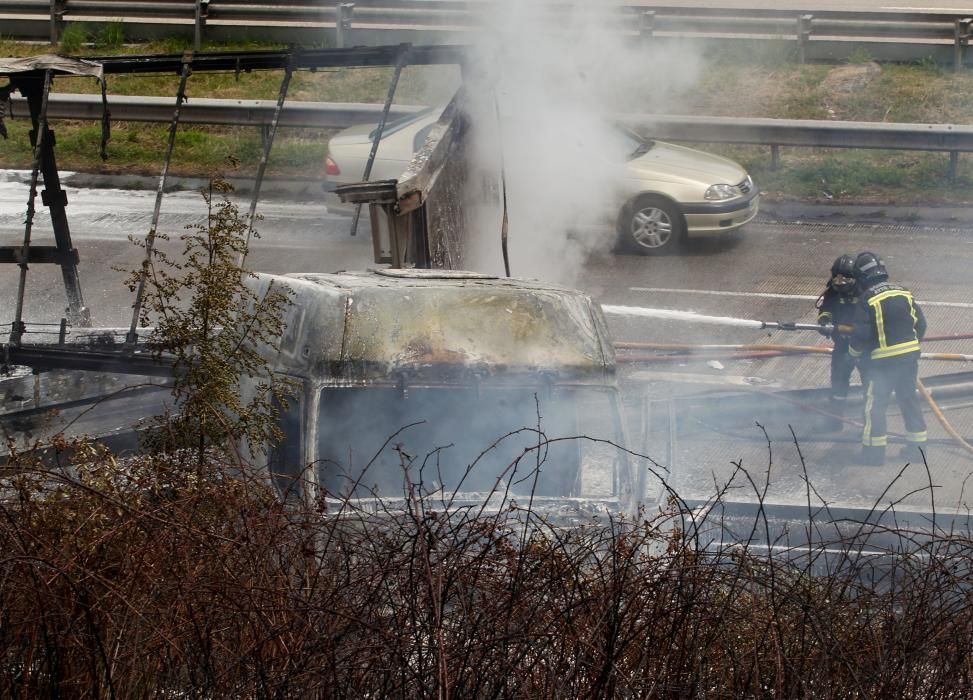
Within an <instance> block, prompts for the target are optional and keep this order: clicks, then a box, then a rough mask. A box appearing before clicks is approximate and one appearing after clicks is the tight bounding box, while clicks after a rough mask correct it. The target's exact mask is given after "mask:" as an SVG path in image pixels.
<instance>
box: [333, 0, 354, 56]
mask: <svg viewBox="0 0 973 700" xmlns="http://www.w3.org/2000/svg"><path fill="white" fill-rule="evenodd" d="M354 14H355V3H353V2H343V3H339V5H338V19H337V21H336V22H335V25H334V28H335V44H336V45H337V47H338V48H339V49H343V48H346V47H347V46H348V45H349V44H350V43H351V20H352V15H354Z"/></svg>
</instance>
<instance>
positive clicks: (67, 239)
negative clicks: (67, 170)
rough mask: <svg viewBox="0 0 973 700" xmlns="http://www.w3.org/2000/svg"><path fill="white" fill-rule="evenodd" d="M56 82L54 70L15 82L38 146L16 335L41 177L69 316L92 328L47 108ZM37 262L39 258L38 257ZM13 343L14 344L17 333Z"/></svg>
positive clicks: (20, 322) (21, 261) (22, 259)
mask: <svg viewBox="0 0 973 700" xmlns="http://www.w3.org/2000/svg"><path fill="white" fill-rule="evenodd" d="M52 81H53V71H51V70H48V71H45V72H44V78H43V80H41V79H40V78H39V77H36V78H34V77H28V78H18V79H17V80H16V81H15V84H16V85H17V89H18V90H19V91H20V93H21V94H22V95H23V96H24V97H25V98H26V99H27V106H28V109H29V110H30V118H31V125H32V126H33V130H32V131H31V134H30V140H31V144H32V145H33V146H34V167H33V170H32V173H31V184H30V194H29V196H28V202H27V221H26V226H25V231H24V245H23V247H22V248H21V252H20V256H19V257H20V259H19V261H18V264H19V265H20V268H21V270H20V277H21V279H20V285H19V289H18V294H17V319H16V321H15V324H16V327H15V329H14V334H16V335H17V337H18V339H19V335H20V334H22V333H23V330H24V328H23V317H22V314H23V303H24V299H23V297H24V294H25V287H26V280H27V267H28V263H29V262H30V259H31V257H32V256H31V254H30V238H31V229H32V227H33V220H34V216H35V214H36V209H35V202H36V197H37V181H38V176H39V175H42V176H43V178H44V190H43V191H42V192H41V201H42V202H43V203H44V205H45V206H46V207H47V208H48V210H49V211H50V215H51V225H52V227H53V229H54V240H55V243H56V244H57V246H56V252H55V254H54V256H53V258H54V259H53V260H52V262H55V263H57V264H58V265H59V266H60V268H61V277H62V278H63V280H64V291H65V294H66V295H67V297H68V317H69V318H70V320H71V323H72V324H75V325H78V326H88V325H90V316H89V313H88V309H87V308H86V307H85V305H84V295H83V294H82V293H81V282H80V280H79V278H78V253H77V251H76V250H75V249H74V245H73V244H72V242H71V229H70V227H69V226H68V217H67V212H66V211H65V207H66V206H67V203H68V198H67V194H66V193H65V192H64V190H63V189H61V178H60V175H59V174H58V171H57V161H56V160H55V158H54V144H55V138H54V131H53V130H51V129H50V128H49V127H48V122H47V107H48V95H49V94H50V90H51V82H52ZM35 260H36V258H35ZM11 341H12V342H13V341H14V337H13V334H12V336H11Z"/></svg>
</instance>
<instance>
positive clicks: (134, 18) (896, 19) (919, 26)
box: [0, 0, 973, 68]
mask: <svg viewBox="0 0 973 700" xmlns="http://www.w3.org/2000/svg"><path fill="white" fill-rule="evenodd" d="M809 4H811V3H809ZM492 6H493V3H490V2H489V0H355V2H340V0H339V1H337V2H336V1H335V0H284V1H283V2H270V0H263V1H259V0H168V1H163V2H150V1H147V0H138V1H136V2H126V1H124V0H0V18H3V19H4V20H5V21H4V22H3V24H4V34H5V35H7V36H14V37H16V38H30V39H39V38H48V39H49V40H50V41H51V42H52V43H57V41H58V38H59V36H60V32H61V31H63V28H64V26H65V24H67V23H69V22H107V21H111V20H121V21H122V22H124V23H126V24H128V25H129V26H130V27H131V26H133V25H138V24H139V23H143V24H144V23H148V24H150V25H154V28H155V30H156V33H158V32H157V30H158V29H159V28H160V25H162V26H164V27H165V28H166V29H167V30H169V31H171V30H173V29H177V28H178V27H180V26H181V27H183V28H185V29H188V28H192V30H193V33H194V40H195V45H196V48H197V50H198V49H199V45H200V42H201V40H202V39H203V38H204V37H205V36H207V34H208V33H209V32H210V31H211V30H215V29H220V28H222V29H223V30H225V29H227V28H234V27H236V28H260V29H262V30H264V31H267V30H269V29H271V28H276V29H283V30H284V31H285V33H286V31H288V30H289V31H291V33H292V34H297V33H300V32H302V31H303V32H305V33H306V32H307V31H308V30H310V31H312V32H317V38H318V40H320V39H321V38H323V36H322V35H321V33H320V32H321V31H322V30H328V31H333V32H334V35H333V36H334V38H335V41H336V45H337V46H339V47H342V46H346V45H351V44H352V43H359V44H362V43H374V42H370V41H362V40H361V39H362V37H363V36H364V34H362V32H364V33H368V32H369V31H372V32H374V31H379V30H381V31H395V32H397V33H398V35H399V38H398V39H397V40H404V38H405V37H404V36H403V33H404V32H405V33H409V34H413V35H417V36H412V37H410V39H411V40H412V43H424V42H423V41H422V39H421V36H418V35H421V34H423V33H427V34H428V33H436V32H439V33H440V36H439V38H441V32H443V31H444V30H448V31H457V32H462V31H470V30H476V28H477V26H478V18H479V17H480V15H481V13H482V12H483V11H484V9H485V8H490V7H492ZM538 7H540V8H542V10H541V11H542V12H543V13H544V16H543V19H544V22H545V24H547V25H548V26H551V27H554V28H556V27H557V26H558V25H559V24H562V23H564V22H565V21H577V18H578V16H579V14H581V13H588V14H590V15H591V16H592V17H597V18H598V19H599V20H601V21H604V22H607V23H608V24H610V25H612V26H615V27H617V29H618V31H619V32H620V33H621V34H623V35H629V36H636V37H639V38H641V39H642V40H644V41H650V40H653V39H656V38H665V37H671V36H678V37H681V38H693V37H697V38H711V39H712V38H724V39H725V38H738V39H740V38H747V39H774V40H787V41H794V42H795V43H796V45H797V49H798V57H799V59H800V60H801V61H803V60H804V59H805V58H806V57H807V54H808V51H809V49H810V48H811V47H812V46H813V45H814V44H816V43H817V44H821V43H828V42H831V43H833V42H841V43H846V44H847V43H849V42H854V43H866V44H874V43H882V42H886V43H887V42H890V41H891V42H903V43H905V44H908V43H913V44H919V45H921V46H923V47H929V46H937V47H942V46H943V45H946V46H947V47H948V45H950V44H951V45H952V49H953V51H952V60H953V63H954V65H955V66H956V67H957V68H960V67H961V66H963V64H964V62H966V61H967V60H968V56H967V54H968V50H967V49H968V46H969V42H970V38H971V28H973V13H971V12H970V11H969V10H959V11H954V12H945V11H930V12H922V11H901V12H893V11H846V10H812V9H808V10H781V9H769V10H768V9H733V8H702V7H695V8H693V7H672V6H666V5H625V6H619V7H615V8H609V7H598V6H595V7H592V8H584V9H582V8H570V7H567V6H565V5H563V4H556V3H549V4H547V5H543V4H538ZM14 20H18V21H17V22H16V23H15V22H14ZM352 34H354V37H353V36H352ZM353 39H354V41H353ZM379 43H389V42H388V41H384V42H379Z"/></svg>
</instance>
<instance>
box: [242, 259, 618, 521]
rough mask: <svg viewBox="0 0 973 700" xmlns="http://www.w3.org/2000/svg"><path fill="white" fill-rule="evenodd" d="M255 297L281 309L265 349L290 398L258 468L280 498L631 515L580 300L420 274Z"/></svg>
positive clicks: (332, 505) (545, 289) (588, 309)
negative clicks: (274, 298)
mask: <svg viewBox="0 0 973 700" xmlns="http://www.w3.org/2000/svg"><path fill="white" fill-rule="evenodd" d="M252 284H254V285H255V287H256V291H258V293H266V291H267V290H268V289H269V288H270V286H271V285H274V287H275V288H276V289H278V290H280V289H285V290H287V291H288V292H289V293H290V294H291V298H292V300H293V302H294V303H293V304H292V305H291V306H290V309H289V311H288V317H287V319H286V320H287V331H286V333H285V335H284V337H283V338H282V339H281V342H280V346H279V347H278V348H266V349H265V351H266V352H267V353H268V357H267V358H266V359H267V361H268V363H269V365H270V368H271V369H272V370H273V371H274V372H275V373H276V374H277V375H279V376H283V377H287V378H288V379H290V380H291V382H292V385H293V386H294V388H295V395H294V397H293V399H292V400H290V401H289V402H288V403H287V406H286V408H285V409H284V410H283V411H282V417H281V430H282V432H283V434H284V439H283V440H281V441H280V442H279V443H278V445H277V447H276V448H274V449H273V450H272V451H270V452H269V453H268V454H267V455H266V456H265V457H263V459H264V460H265V461H266V464H265V465H261V466H266V468H268V469H269V471H270V472H271V473H272V474H273V476H274V480H275V483H276V485H277V487H278V488H279V490H280V491H281V493H282V494H283V495H284V496H285V497H299V496H303V497H314V498H316V499H317V500H318V502H319V503H324V504H326V508H328V509H332V510H336V509H340V508H341V507H342V504H345V503H347V502H348V501H349V499H354V502H355V504H356V507H364V508H366V509H368V508H374V509H383V510H384V509H389V508H392V509H395V508H397V506H396V505H395V503H396V502H398V503H401V502H402V501H403V499H405V498H415V497H421V498H424V499H433V500H434V501H436V502H437V503H441V504H449V505H450V506H453V507H462V506H465V505H469V504H479V505H480V506H481V507H490V506H491V505H497V506H498V507H499V504H501V503H505V504H507V505H509V504H510V503H511V501H515V502H517V503H520V504H523V505H527V504H530V508H531V510H532V511H533V512H539V511H540V512H544V513H546V514H550V515H555V516H565V517H569V518H570V517H574V516H578V517H585V516H586V515H588V514H591V513H605V512H612V513H619V512H624V511H629V510H630V509H631V508H632V507H633V499H634V489H633V469H632V462H631V460H630V459H629V453H628V452H627V451H626V450H625V449H623V448H622V446H623V445H625V443H626V439H625V435H624V426H623V421H622V417H621V412H620V401H619V396H618V393H617V391H616V387H615V355H614V349H613V346H612V343H611V339H610V337H609V335H608V330H607V326H606V324H605V320H604V317H603V315H602V312H601V308H600V307H599V306H598V305H597V304H595V303H593V302H592V301H591V299H590V298H588V297H587V296H586V295H584V294H582V293H580V292H577V291H573V290H569V289H565V288H561V287H557V286H553V285H549V284H544V283H540V282H534V281H529V280H519V279H510V278H498V277H493V276H490V275H486V274H481V273H474V272H462V271H453V270H423V269H380V270H373V271H366V272H345V273H335V274H293V275H285V276H274V275H259V276H257V277H256V278H255V279H254V280H253V282H252ZM308 465H309V466H308Z"/></svg>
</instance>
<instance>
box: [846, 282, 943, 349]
mask: <svg viewBox="0 0 973 700" xmlns="http://www.w3.org/2000/svg"><path fill="white" fill-rule="evenodd" d="M853 325H854V327H855V328H854V331H853V332H852V336H851V347H850V348H849V352H850V353H851V355H852V357H865V358H869V359H872V360H880V359H882V358H885V357H896V356H898V355H905V354H907V353H910V352H919V341H920V340H922V338H923V336H924V335H925V334H926V318H925V316H924V315H923V313H922V309H921V308H919V305H918V304H917V303H916V302H915V300H914V299H913V298H912V292H910V291H909V290H908V289H904V288H902V287H899V286H898V285H894V284H889V283H888V282H881V283H879V284H877V285H875V286H874V287H871V288H869V289H867V290H865V291H864V292H862V294H861V297H860V301H859V304H858V307H857V310H856V316H855V320H854V324H853Z"/></svg>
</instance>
